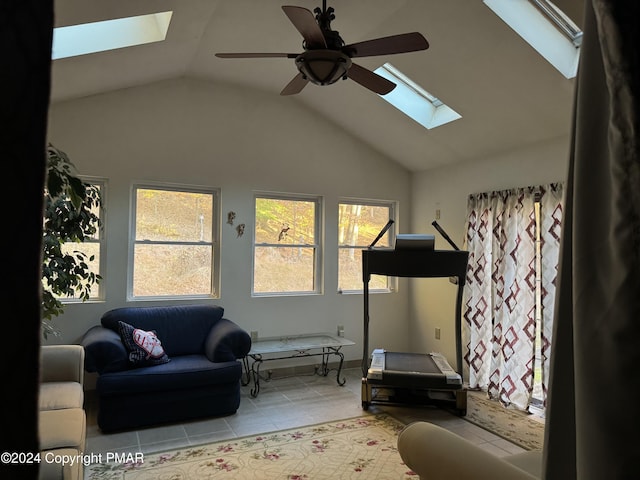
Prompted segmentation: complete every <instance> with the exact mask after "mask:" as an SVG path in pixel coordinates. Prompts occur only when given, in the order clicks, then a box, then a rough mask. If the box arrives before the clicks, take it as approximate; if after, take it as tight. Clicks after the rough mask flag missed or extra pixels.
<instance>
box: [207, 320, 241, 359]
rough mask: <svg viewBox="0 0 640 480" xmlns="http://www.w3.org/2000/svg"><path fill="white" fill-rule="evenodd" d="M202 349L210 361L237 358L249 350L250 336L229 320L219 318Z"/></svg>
mask: <svg viewBox="0 0 640 480" xmlns="http://www.w3.org/2000/svg"><path fill="white" fill-rule="evenodd" d="M204 350H205V355H206V356H207V358H208V359H209V360H211V361H212V362H229V361H233V360H237V359H239V358H243V357H245V356H246V355H247V353H249V350H251V336H250V335H249V334H248V333H247V332H246V331H245V330H243V329H242V328H240V327H239V326H238V325H237V324H235V323H234V322H232V321H231V320H228V319H226V318H221V319H220V320H219V321H218V322H217V323H216V324H215V325H214V326H213V327H212V328H211V331H210V332H209V334H208V335H207V339H206V341H205V344H204Z"/></svg>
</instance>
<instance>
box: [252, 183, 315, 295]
mask: <svg viewBox="0 0 640 480" xmlns="http://www.w3.org/2000/svg"><path fill="white" fill-rule="evenodd" d="M320 219H321V199H320V198H319V197H307V196H300V195H285V194H256V196H255V222H256V223H255V229H254V246H253V287H252V293H253V294H254V295H265V294H266V295H293V294H319V293H322V289H321V283H322V282H321V269H320V265H321V249H320V238H321V226H320Z"/></svg>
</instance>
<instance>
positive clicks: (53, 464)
mask: <svg viewBox="0 0 640 480" xmlns="http://www.w3.org/2000/svg"><path fill="white" fill-rule="evenodd" d="M48 453H49V455H47V452H43V455H47V456H46V459H47V460H48V461H45V460H44V459H42V460H41V461H40V470H39V471H38V480H52V479H56V480H58V479H61V478H62V479H64V480H82V479H83V478H84V476H83V471H84V468H83V467H84V465H83V464H82V462H79V461H75V462H73V463H71V461H69V460H67V459H71V458H73V459H76V458H78V456H79V455H82V454H83V453H84V452H80V451H78V450H76V449H75V448H57V449H55V450H51V451H50V452H48ZM65 460H66V461H65Z"/></svg>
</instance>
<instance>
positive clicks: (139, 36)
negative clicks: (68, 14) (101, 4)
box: [51, 11, 173, 60]
mask: <svg viewBox="0 0 640 480" xmlns="http://www.w3.org/2000/svg"><path fill="white" fill-rule="evenodd" d="M172 14H173V12H171V11H168V12H159V13H150V14H148V15H139V16H136V17H126V18H116V19H113V20H105V21H102V22H92V23H83V24H79V25H70V26H68V27H58V28H54V30H53V48H52V55H51V58H52V59H53V60H57V59H59V58H66V57H75V56H77V55H86V54H88V53H96V52H104V51H106V50H114V49H116V48H124V47H131V46H133V45H143V44H145V43H153V42H160V41H162V40H164V39H165V38H166V36H167V30H168V29H169V22H170V21H171V15H172Z"/></svg>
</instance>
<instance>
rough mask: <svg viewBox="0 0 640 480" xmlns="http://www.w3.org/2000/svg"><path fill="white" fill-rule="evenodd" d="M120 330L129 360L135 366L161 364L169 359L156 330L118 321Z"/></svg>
mask: <svg viewBox="0 0 640 480" xmlns="http://www.w3.org/2000/svg"><path fill="white" fill-rule="evenodd" d="M118 330H119V332H120V338H122V343H124V346H125V347H126V349H127V351H128V352H129V362H131V363H132V364H133V366H134V367H147V366H150V365H160V364H162V363H167V362H168V361H169V357H168V356H167V354H166V352H165V351H164V348H162V343H161V342H160V339H158V337H157V336H156V332H154V331H151V332H147V331H145V330H142V329H140V328H135V327H134V326H133V325H129V324H128V323H125V322H118Z"/></svg>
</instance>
